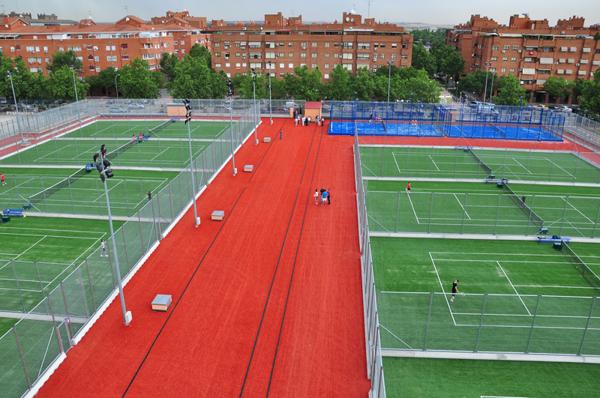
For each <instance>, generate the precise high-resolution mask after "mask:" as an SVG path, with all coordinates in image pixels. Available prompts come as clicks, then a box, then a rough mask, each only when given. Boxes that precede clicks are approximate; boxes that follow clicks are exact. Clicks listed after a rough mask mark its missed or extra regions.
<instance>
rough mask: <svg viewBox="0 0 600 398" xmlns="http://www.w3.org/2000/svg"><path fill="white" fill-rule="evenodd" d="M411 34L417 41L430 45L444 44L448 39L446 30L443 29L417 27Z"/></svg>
mask: <svg viewBox="0 0 600 398" xmlns="http://www.w3.org/2000/svg"><path fill="white" fill-rule="evenodd" d="M411 34H412V36H413V41H414V42H415V43H421V44H424V45H426V46H428V47H433V46H436V45H440V44H444V41H445V40H446V31H445V30H441V29H438V30H429V29H417V30H413V31H412V32H411Z"/></svg>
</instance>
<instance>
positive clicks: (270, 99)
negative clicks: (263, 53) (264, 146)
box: [269, 62, 273, 124]
mask: <svg viewBox="0 0 600 398" xmlns="http://www.w3.org/2000/svg"><path fill="white" fill-rule="evenodd" d="M270 66H271V62H269V121H270V122H269V123H270V124H273V105H272V103H271V101H272V98H271V68H270Z"/></svg>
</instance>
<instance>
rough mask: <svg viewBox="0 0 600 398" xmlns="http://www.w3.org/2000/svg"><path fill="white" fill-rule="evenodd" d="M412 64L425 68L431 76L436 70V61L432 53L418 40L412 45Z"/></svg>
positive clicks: (417, 67)
mask: <svg viewBox="0 0 600 398" xmlns="http://www.w3.org/2000/svg"><path fill="white" fill-rule="evenodd" d="M412 66H413V68H416V69H424V70H426V71H427V74H428V75H429V76H430V77H433V75H434V74H435V73H436V71H437V61H436V59H435V57H434V55H433V54H432V53H431V52H429V51H428V50H427V49H426V48H425V46H423V44H422V43H420V42H417V43H415V44H414V45H413V51H412Z"/></svg>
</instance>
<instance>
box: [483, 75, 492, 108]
mask: <svg viewBox="0 0 600 398" xmlns="http://www.w3.org/2000/svg"><path fill="white" fill-rule="evenodd" d="M494 75H495V73H494V71H492V84H490V102H492V95H493V94H494ZM483 102H485V99H484V100H483Z"/></svg>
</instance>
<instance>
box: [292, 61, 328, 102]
mask: <svg viewBox="0 0 600 398" xmlns="http://www.w3.org/2000/svg"><path fill="white" fill-rule="evenodd" d="M284 82H285V88H286V91H287V94H288V96H290V97H293V98H302V99H305V100H307V101H317V100H320V99H322V97H323V85H322V83H321V72H319V69H312V70H311V69H308V68H307V67H306V66H302V67H297V68H295V69H294V73H293V74H292V73H290V74H287V75H285V77H284Z"/></svg>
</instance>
